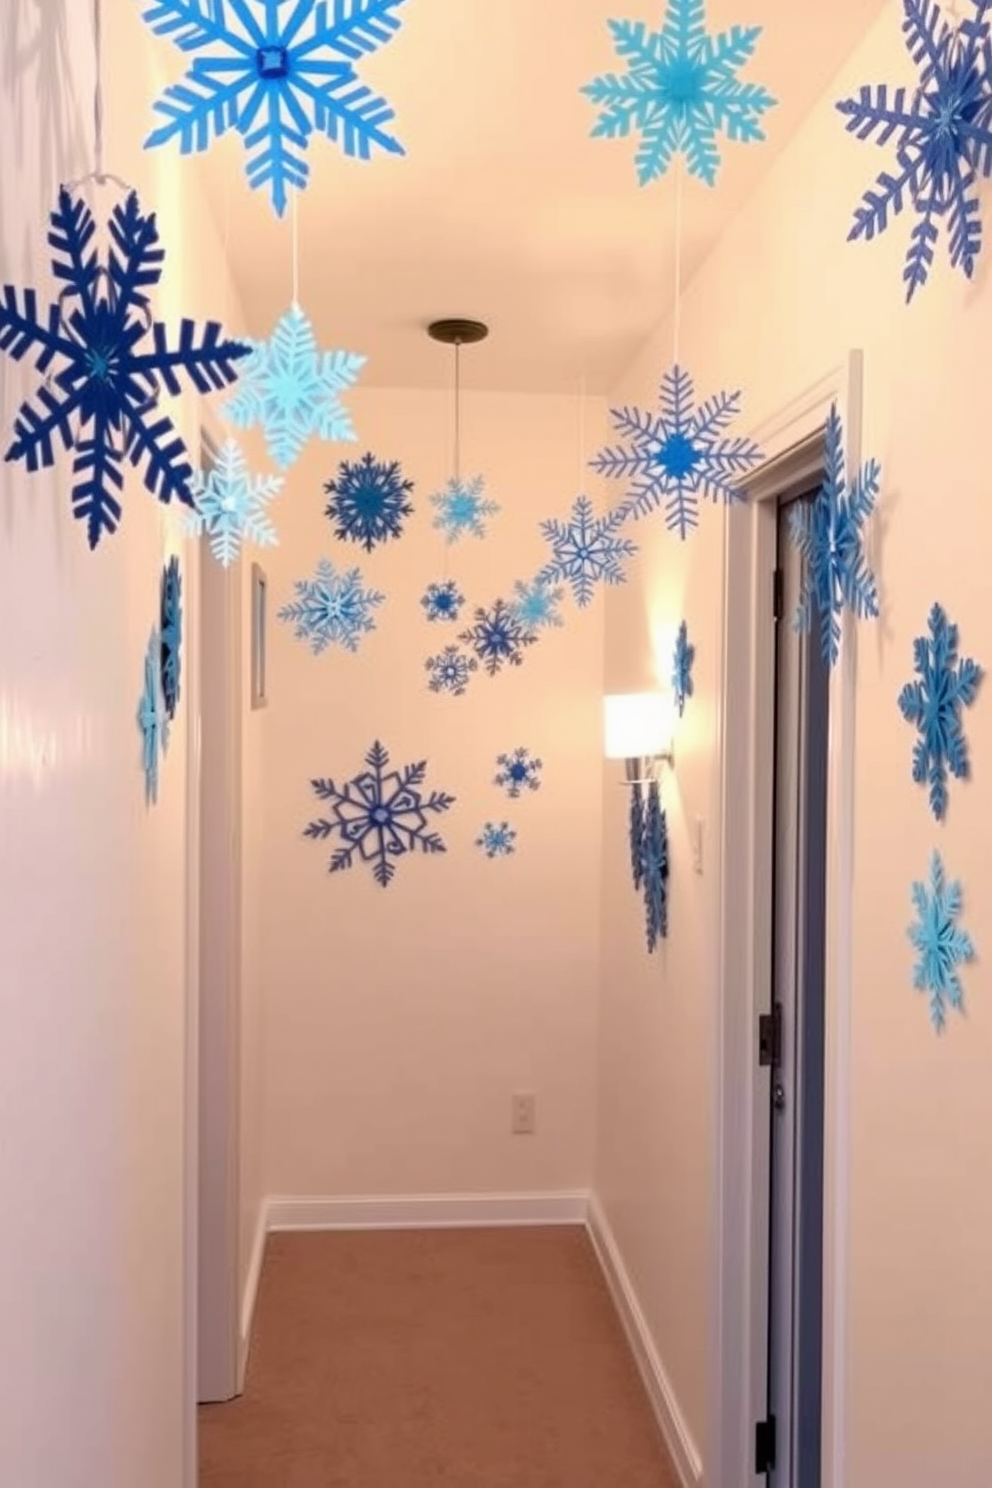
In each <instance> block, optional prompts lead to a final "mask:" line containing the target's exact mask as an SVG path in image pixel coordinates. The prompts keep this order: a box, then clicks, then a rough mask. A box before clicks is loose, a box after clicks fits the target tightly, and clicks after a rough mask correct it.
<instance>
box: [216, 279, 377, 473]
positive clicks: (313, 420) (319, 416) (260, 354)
mask: <svg viewBox="0 0 992 1488" xmlns="http://www.w3.org/2000/svg"><path fill="white" fill-rule="evenodd" d="M365 362H366V358H365V357H363V356H358V355H357V354H356V353H355V352H351V351H321V350H320V349H319V348H318V346H317V338H316V336H315V335H314V330H313V326H312V325H311V324H310V321H309V320H308V319H307V317H306V315H305V314H304V313H303V311H302V310H301V309H300V307H299V305H291V306H290V308H289V309H288V310H287V311H286V313H285V315H283V316H282V318H281V319H280V320H279V321H278V323H277V324H276V327H275V330H274V331H273V332H272V335H271V336H270V337H269V339H268V340H267V341H253V342H251V354H250V356H249V358H248V360H247V361H246V362H245V364H244V366H243V367H242V369H241V376H240V378H239V380H238V386H237V390H236V392H235V393H234V395H233V396H232V397H230V398H228V400H227V402H226V403H225V405H224V414H225V417H226V418H228V419H229V420H230V422H231V423H232V424H233V425H234V426H235V428H237V429H254V428H259V429H261V431H262V433H263V435H264V436H265V447H266V449H267V450H268V452H269V455H270V457H271V459H272V460H273V461H274V462H275V464H276V465H278V466H279V468H280V470H288V469H289V467H290V465H292V464H293V463H294V462H295V461H296V460H297V459H298V458H299V456H300V452H301V451H302V449H303V447H304V445H305V444H306V443H307V441H308V440H309V439H311V438H312V437H316V438H317V439H324V440H329V441H336V442H340V443H345V442H349V441H351V440H353V439H354V438H355V430H354V427H353V425H352V421H351V414H350V413H349V412H348V410H347V408H345V406H344V404H343V403H342V402H341V394H342V393H343V392H346V391H347V389H348V388H350V387H351V386H352V385H353V384H354V382H355V379H356V378H357V376H358V374H359V372H360V370H361V369H362V367H364V365H365Z"/></svg>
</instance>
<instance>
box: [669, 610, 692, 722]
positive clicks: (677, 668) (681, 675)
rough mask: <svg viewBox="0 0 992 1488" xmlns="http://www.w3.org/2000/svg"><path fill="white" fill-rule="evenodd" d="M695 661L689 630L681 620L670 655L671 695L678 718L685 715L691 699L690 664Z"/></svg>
mask: <svg viewBox="0 0 992 1488" xmlns="http://www.w3.org/2000/svg"><path fill="white" fill-rule="evenodd" d="M695 659H696V648H695V646H693V645H690V642H689V628H688V626H687V624H686V622H685V621H684V620H683V621H682V623H681V625H680V626H679V629H678V634H677V636H676V637H675V650H674V652H673V654H672V695H673V697H674V698H675V706H676V707H677V708H678V710H679V717H680V718H681V717H682V715H683V714H684V713H685V704H686V699H687V698H691V697H692V664H693V662H694V661H695Z"/></svg>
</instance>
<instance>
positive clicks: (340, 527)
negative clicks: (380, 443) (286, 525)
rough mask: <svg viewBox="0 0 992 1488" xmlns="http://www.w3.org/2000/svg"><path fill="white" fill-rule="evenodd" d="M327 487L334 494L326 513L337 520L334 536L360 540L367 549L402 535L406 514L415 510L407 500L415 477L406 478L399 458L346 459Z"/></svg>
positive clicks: (352, 540)
mask: <svg viewBox="0 0 992 1488" xmlns="http://www.w3.org/2000/svg"><path fill="white" fill-rule="evenodd" d="M324 490H325V491H326V492H327V493H328V495H329V496H330V498H331V499H330V501H329V502H328V503H327V507H326V510H325V516H327V517H329V518H330V520H331V521H332V522H335V523H336V524H337V525H336V527H335V529H334V534H335V536H336V537H340V538H343V539H349V540H350V541H351V542H356V543H361V544H362V546H363V547H364V549H365V551H366V552H367V553H370V552H371V551H372V549H373V548H374V547H375V545H376V543H380V542H385V541H386V540H387V539H388V538H390V537H399V536H400V535H401V533H402V531H403V518H404V517H409V516H410V515H411V513H412V512H413V506H412V504H411V503H410V502H409V501H408V500H407V495H408V494H409V492H410V491H412V490H413V481H412V480H406V479H404V476H403V472H402V470H401V469H400V466H399V462H398V461H397V460H391V461H388V462H387V461H386V460H377V459H376V458H375V457H374V455H371V454H367V455H363V456H362V458H361V459H360V460H357V461H348V460H343V461H342V462H341V464H340V466H339V467H338V473H337V475H336V477H335V478H334V479H333V480H329V481H328V482H327V484H326V486H325V487H324Z"/></svg>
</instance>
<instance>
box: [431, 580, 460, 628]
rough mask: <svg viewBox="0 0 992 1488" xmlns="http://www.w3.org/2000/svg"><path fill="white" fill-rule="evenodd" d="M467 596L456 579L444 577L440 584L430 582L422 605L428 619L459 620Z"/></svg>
mask: <svg viewBox="0 0 992 1488" xmlns="http://www.w3.org/2000/svg"><path fill="white" fill-rule="evenodd" d="M464 603H465V596H464V594H463V593H462V592H461V590H460V589H459V587H458V585H457V584H456V583H455V581H454V579H444V580H443V581H442V582H441V583H439V584H428V585H427V591H426V593H425V594H424V595H423V597H422V599H421V601H420V606H421V609H423V610H424V611H425V612H426V615H427V618H428V620H431V621H434V620H457V619H458V616H459V615H460V614H461V608H462V605H463V604H464Z"/></svg>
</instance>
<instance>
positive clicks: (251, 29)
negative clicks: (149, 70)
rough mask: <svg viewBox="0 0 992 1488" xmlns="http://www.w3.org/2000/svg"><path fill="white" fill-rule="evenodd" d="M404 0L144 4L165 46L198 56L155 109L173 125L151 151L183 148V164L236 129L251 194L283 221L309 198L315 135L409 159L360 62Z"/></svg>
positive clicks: (163, 129)
mask: <svg viewBox="0 0 992 1488" xmlns="http://www.w3.org/2000/svg"><path fill="white" fill-rule="evenodd" d="M402 4H403V0H295V3H290V0H226V3H225V0H145V8H144V10H143V11H142V17H143V19H144V20H145V21H147V23H148V25H149V26H150V27H151V29H152V30H153V31H154V32H155V33H156V34H157V35H159V36H168V37H169V38H170V39H171V40H172V41H174V42H175V43H176V45H177V46H178V47H179V48H180V49H181V50H182V51H184V52H195V53H197V54H198V55H196V56H194V58H193V60H192V62H191V63H190V66H189V70H188V72H187V74H186V77H185V78H184V79H183V81H182V82H180V83H174V84H172V85H171V86H169V87H167V88H166V89H165V92H164V93H163V95H162V97H161V99H159V100H158V101H157V102H156V103H155V112H156V113H157V114H159V115H160V116H161V117H162V118H163V119H164V121H165V122H164V123H162V124H160V125H159V127H158V128H157V129H155V130H153V131H152V133H151V134H150V135H149V136H148V138H147V140H146V141H145V147H146V148H149V149H150V148H154V147H156V146H158V145H164V144H167V143H168V142H169V141H170V140H173V139H175V140H178V141H179V148H180V151H181V153H182V154H183V155H189V154H191V153H193V152H195V151H200V150H206V149H207V148H208V147H209V146H210V145H211V144H212V143H213V142H214V140H215V139H219V138H220V136H221V135H222V134H226V133H227V131H228V130H230V129H236V130H237V132H238V133H239V134H240V135H241V137H242V139H243V140H244V145H245V149H246V150H247V152H248V162H247V171H246V174H247V177H248V184H249V186H251V187H252V188H253V189H256V190H257V189H258V188H259V187H264V188H267V189H268V191H269V194H270V197H271V200H272V205H273V207H274V208H275V210H276V212H277V213H278V215H279V216H280V217H281V216H282V214H283V213H284V212H285V210H286V202H287V192H288V190H289V189H290V188H294V189H296V190H299V191H302V190H303V189H304V188H305V187H306V184H307V179H308V176H309V173H310V171H309V166H308V164H307V161H306V159H305V155H304V152H305V151H306V148H307V145H308V143H309V139H310V136H311V134H313V133H314V132H316V133H318V134H323V135H325V136H326V137H327V139H329V140H330V141H331V142H332V143H333V144H339V145H340V146H341V148H342V149H343V150H344V153H345V155H348V156H352V157H357V158H358V159H361V160H367V159H368V158H369V156H370V154H371V152H372V150H373V148H376V149H379V150H385V151H388V152H389V153H390V154H394V155H402V154H403V153H404V152H403V147H402V146H401V145H400V144H399V142H398V141H397V140H396V139H394V138H393V136H392V135H391V134H388V133H387V132H386V129H385V125H387V124H388V123H389V122H390V121H391V120H392V118H393V117H394V115H393V110H392V109H391V108H390V107H389V105H388V104H387V103H386V101H385V100H384V99H382V98H380V97H379V96H378V95H377V94H376V93H373V92H372V90H371V89H370V88H369V87H367V86H366V85H365V84H364V83H363V82H361V81H360V80H359V77H358V74H357V73H356V71H355V68H354V66H353V64H354V63H355V62H357V61H358V60H359V58H360V57H363V56H366V55H367V54H368V53H370V52H373V51H375V50H376V49H377V48H378V47H379V46H381V45H382V43H383V42H386V41H389V40H390V38H391V37H392V35H393V34H394V33H395V32H396V31H397V30H398V29H399V25H400V22H399V19H398V17H397V15H396V11H397V10H398V9H399V7H400V6H401V5H402Z"/></svg>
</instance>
